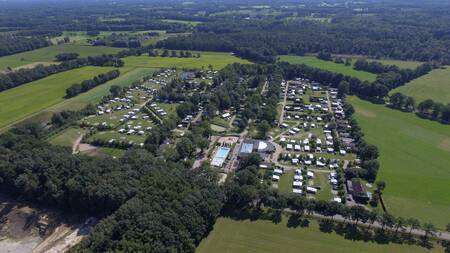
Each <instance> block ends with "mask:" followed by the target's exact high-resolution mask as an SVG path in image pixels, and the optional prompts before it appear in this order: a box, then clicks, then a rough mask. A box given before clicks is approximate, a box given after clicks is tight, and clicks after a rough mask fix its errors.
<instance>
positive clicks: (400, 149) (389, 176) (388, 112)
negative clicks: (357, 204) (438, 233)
mask: <svg viewBox="0 0 450 253" xmlns="http://www.w3.org/2000/svg"><path fill="white" fill-rule="evenodd" d="M349 102H351V104H352V105H353V106H354V107H355V110H356V113H355V116H356V119H357V121H358V122H359V124H360V127H361V128H362V131H363V132H364V135H365V139H366V140H367V141H368V142H369V143H372V144H374V145H376V146H377V147H378V148H379V151H380V157H379V162H380V166H381V167H380V171H379V173H378V179H379V180H385V181H386V189H385V191H384V194H383V198H384V200H385V203H386V205H387V208H388V210H389V212H390V213H392V214H394V215H397V216H403V217H416V218H419V219H421V220H422V221H425V222H426V221H431V222H433V223H434V224H435V225H437V226H438V227H439V228H443V227H444V226H445V224H447V223H448V222H449V221H450V220H449V214H450V194H449V192H450V183H449V182H450V167H449V165H450V126H448V125H442V124H439V123H437V122H433V121H428V120H424V119H421V118H419V117H417V116H416V115H414V114H412V113H404V112H400V111H397V110H392V109H389V108H387V107H385V106H383V105H375V104H371V103H370V102H367V101H363V100H361V99H358V98H356V97H351V98H349Z"/></svg>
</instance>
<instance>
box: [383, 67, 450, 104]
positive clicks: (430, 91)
mask: <svg viewBox="0 0 450 253" xmlns="http://www.w3.org/2000/svg"><path fill="white" fill-rule="evenodd" d="M449 77H450V66H446V67H445V68H442V69H435V70H432V71H431V72H430V73H428V74H427V75H424V76H421V77H419V78H417V79H414V80H412V81H411V82H409V83H407V84H405V85H403V86H400V87H398V88H396V89H394V90H392V91H391V94H392V93H394V92H401V93H403V94H405V95H407V96H411V97H413V98H414V99H415V100H416V102H417V103H420V102H422V101H424V100H426V99H433V100H434V101H435V102H441V103H444V104H447V103H450V78H449Z"/></svg>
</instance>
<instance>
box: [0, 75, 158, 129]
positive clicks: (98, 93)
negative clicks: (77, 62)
mask: <svg viewBox="0 0 450 253" xmlns="http://www.w3.org/2000/svg"><path fill="white" fill-rule="evenodd" d="M153 71H154V70H152V69H146V68H136V69H131V70H130V69H129V68H121V69H120V72H121V74H120V76H119V77H118V78H116V79H114V80H111V81H109V82H107V83H105V84H102V85H100V86H97V87H95V88H94V89H92V90H89V91H88V92H85V93H81V94H80V95H78V96H76V97H73V98H70V99H65V100H63V101H61V102H60V103H57V104H55V105H53V106H50V107H48V108H46V109H43V110H42V111H40V112H38V113H36V114H35V115H33V116H31V117H27V118H26V121H27V122H43V121H47V120H49V119H50V118H51V117H52V115H53V114H54V113H55V112H60V111H63V110H80V109H82V108H84V107H85V106H86V105H88V104H90V103H91V104H97V103H99V102H100V101H101V99H102V97H103V96H105V95H107V94H109V88H110V87H111V86H113V85H118V86H121V87H126V86H129V85H131V84H132V83H133V82H134V81H136V80H139V79H142V78H143V77H144V76H146V75H150V74H151V73H152V72H153ZM0 129H1V127H0ZM1 130H3V129H1Z"/></svg>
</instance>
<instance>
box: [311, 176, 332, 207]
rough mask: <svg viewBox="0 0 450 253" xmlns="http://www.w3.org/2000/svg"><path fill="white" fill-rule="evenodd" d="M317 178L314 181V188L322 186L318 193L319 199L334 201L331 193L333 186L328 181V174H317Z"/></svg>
mask: <svg viewBox="0 0 450 253" xmlns="http://www.w3.org/2000/svg"><path fill="white" fill-rule="evenodd" d="M315 175H316V177H315V178H314V179H313V182H314V186H320V190H319V192H318V193H317V199H320V200H326V201H329V200H332V199H333V197H334V196H333V194H332V193H331V185H330V181H329V180H328V175H329V174H328V173H323V172H317V173H316V174H315Z"/></svg>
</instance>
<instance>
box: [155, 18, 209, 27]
mask: <svg viewBox="0 0 450 253" xmlns="http://www.w3.org/2000/svg"><path fill="white" fill-rule="evenodd" d="M161 21H164V22H168V23H179V24H186V25H191V26H197V25H199V24H201V23H203V22H200V21H189V20H178V19H161Z"/></svg>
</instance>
